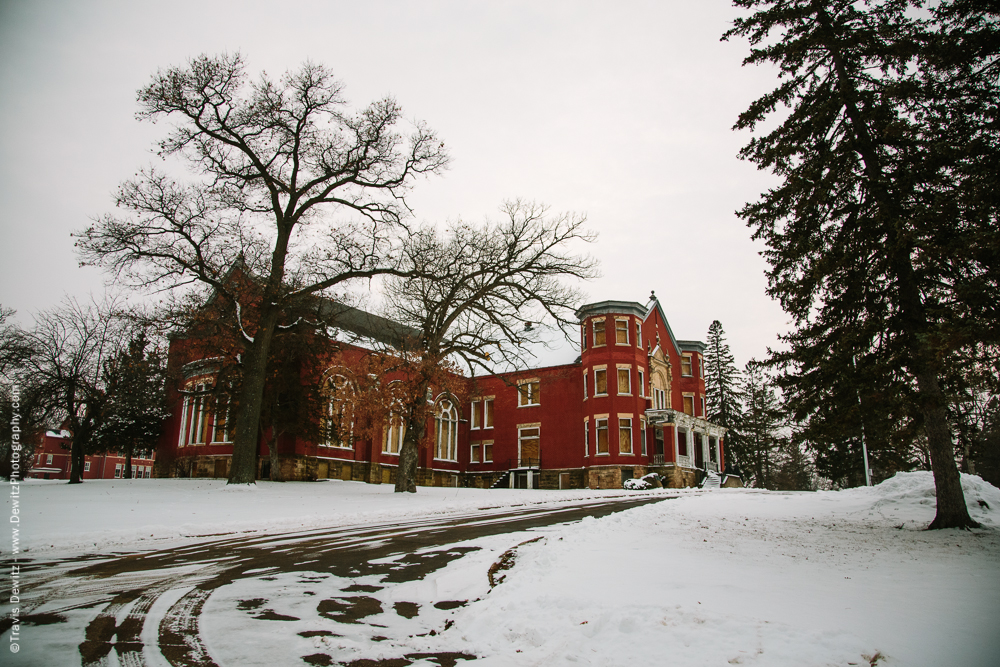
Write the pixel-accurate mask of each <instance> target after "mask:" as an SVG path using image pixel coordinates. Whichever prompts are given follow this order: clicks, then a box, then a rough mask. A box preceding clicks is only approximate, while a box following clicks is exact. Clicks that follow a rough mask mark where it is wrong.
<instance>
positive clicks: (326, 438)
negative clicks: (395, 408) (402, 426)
mask: <svg viewBox="0 0 1000 667" xmlns="http://www.w3.org/2000/svg"><path fill="white" fill-rule="evenodd" d="M323 398H324V401H323V442H322V443H321V444H323V445H325V446H327V447H345V448H350V447H353V446H354V387H353V386H352V385H351V381H350V380H348V379H347V378H346V377H344V376H343V375H331V376H330V377H328V378H327V379H326V381H325V382H324V383H323ZM384 444H385V443H383V445H384ZM382 451H385V447H384V446H383V450H382ZM396 451H397V452H398V451H399V450H398V449H397V450H396Z"/></svg>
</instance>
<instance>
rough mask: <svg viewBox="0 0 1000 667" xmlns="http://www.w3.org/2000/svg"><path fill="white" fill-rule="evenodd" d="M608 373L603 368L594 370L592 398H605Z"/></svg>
mask: <svg viewBox="0 0 1000 667" xmlns="http://www.w3.org/2000/svg"><path fill="white" fill-rule="evenodd" d="M607 394H608V371H607V369H604V368H596V369H594V396H607Z"/></svg>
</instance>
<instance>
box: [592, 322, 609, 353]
mask: <svg viewBox="0 0 1000 667" xmlns="http://www.w3.org/2000/svg"><path fill="white" fill-rule="evenodd" d="M598 324H599V325H600V326H601V331H603V332H604V342H603V343H598V342H597V325H598ZM590 326H591V329H592V331H593V335H594V347H604V346H605V345H607V344H608V326H607V324H606V323H605V321H604V318H603V317H595V318H594V319H592V320H591V321H590Z"/></svg>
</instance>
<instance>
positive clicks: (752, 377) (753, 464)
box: [734, 359, 782, 489]
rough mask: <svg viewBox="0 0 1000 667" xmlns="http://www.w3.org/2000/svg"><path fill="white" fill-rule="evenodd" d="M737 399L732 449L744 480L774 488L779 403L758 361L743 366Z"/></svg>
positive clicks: (779, 413) (779, 439) (760, 486)
mask: <svg viewBox="0 0 1000 667" xmlns="http://www.w3.org/2000/svg"><path fill="white" fill-rule="evenodd" d="M740 401H741V402H742V404H743V420H742V427H743V431H742V437H741V438H740V439H739V441H738V443H737V444H736V446H735V447H734V449H735V452H734V453H735V455H736V460H737V461H739V464H740V468H741V469H742V471H743V475H744V483H749V484H750V485H752V486H754V487H756V488H758V489H771V488H774V484H775V480H774V474H775V467H776V465H777V464H778V463H779V451H780V446H781V444H782V443H781V434H780V428H781V425H782V412H781V404H780V403H779V401H778V397H777V394H776V392H775V389H774V382H773V380H772V378H771V377H770V375H769V374H768V373H767V371H766V370H765V368H764V366H763V365H762V364H761V363H759V362H757V361H755V360H752V359H751V360H750V362H749V363H747V365H746V367H745V368H744V370H743V380H742V382H741V384H740Z"/></svg>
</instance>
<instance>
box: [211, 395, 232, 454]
mask: <svg viewBox="0 0 1000 667" xmlns="http://www.w3.org/2000/svg"><path fill="white" fill-rule="evenodd" d="M229 412H230V401H229V396H227V395H225V394H223V395H222V396H219V397H218V398H216V399H215V428H214V429H213V433H212V442H232V441H233V427H232V424H231V423H230V420H229Z"/></svg>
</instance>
